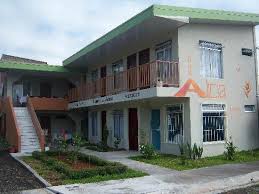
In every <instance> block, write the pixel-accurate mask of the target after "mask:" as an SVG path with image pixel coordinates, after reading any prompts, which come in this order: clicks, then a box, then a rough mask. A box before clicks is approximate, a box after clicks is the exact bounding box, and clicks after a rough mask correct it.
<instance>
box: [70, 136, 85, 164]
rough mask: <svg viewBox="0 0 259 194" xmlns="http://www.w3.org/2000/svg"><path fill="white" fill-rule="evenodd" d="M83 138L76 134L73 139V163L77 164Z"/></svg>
mask: <svg viewBox="0 0 259 194" xmlns="http://www.w3.org/2000/svg"><path fill="white" fill-rule="evenodd" d="M82 143H83V142H82V138H81V136H79V135H77V134H74V135H73V137H72V153H71V159H72V160H73V162H75V163H76V162H77V156H78V153H79V150H80V148H81V145H82Z"/></svg>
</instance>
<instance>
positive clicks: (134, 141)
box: [129, 108, 138, 150]
mask: <svg viewBox="0 0 259 194" xmlns="http://www.w3.org/2000/svg"><path fill="white" fill-rule="evenodd" d="M129 149H130V150H138V110H137V109H136V108H129Z"/></svg>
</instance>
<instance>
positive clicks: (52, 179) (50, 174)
mask: <svg viewBox="0 0 259 194" xmlns="http://www.w3.org/2000/svg"><path fill="white" fill-rule="evenodd" d="M22 160H23V161H24V162H26V163H27V164H28V165H30V166H31V167H32V168H33V169H34V170H35V171H36V172H37V173H38V174H39V175H40V176H42V177H43V178H44V179H45V180H47V181H48V182H49V183H50V184H52V185H64V184H74V183H92V182H100V181H107V180H118V179H126V178H134V177H142V176H145V175H147V174H146V173H144V172H141V171H135V170H132V169H127V170H126V172H124V173H121V174H114V175H104V176H100V175H98V176H93V177H89V178H82V179H69V178H66V176H65V175H64V174H62V173H59V172H57V171H55V170H52V169H51V168H50V167H48V165H46V164H44V163H43V162H42V161H40V160H37V159H35V158H33V157H32V156H25V157H23V158H22Z"/></svg>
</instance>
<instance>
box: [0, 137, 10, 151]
mask: <svg viewBox="0 0 259 194" xmlns="http://www.w3.org/2000/svg"><path fill="white" fill-rule="evenodd" d="M9 148H10V144H9V143H8V142H7V141H6V139H5V138H3V137H0V151H6V150H8V149H9Z"/></svg>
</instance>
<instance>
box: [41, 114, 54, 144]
mask: <svg viewBox="0 0 259 194" xmlns="http://www.w3.org/2000/svg"><path fill="white" fill-rule="evenodd" d="M39 121H40V126H41V128H42V130H43V131H44V133H45V139H46V143H47V144H48V143H50V142H51V137H52V136H51V119H50V117H49V116H40V117H39Z"/></svg>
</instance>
